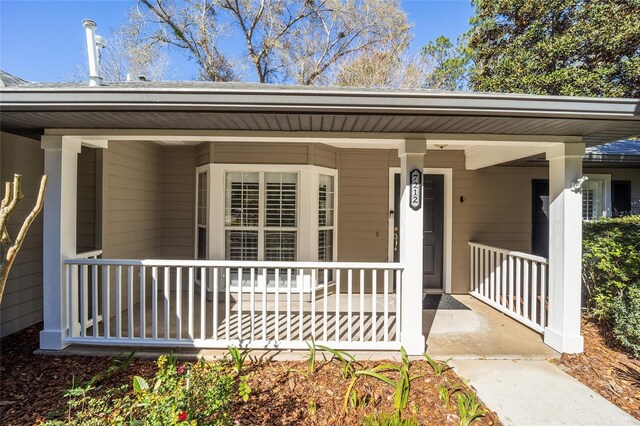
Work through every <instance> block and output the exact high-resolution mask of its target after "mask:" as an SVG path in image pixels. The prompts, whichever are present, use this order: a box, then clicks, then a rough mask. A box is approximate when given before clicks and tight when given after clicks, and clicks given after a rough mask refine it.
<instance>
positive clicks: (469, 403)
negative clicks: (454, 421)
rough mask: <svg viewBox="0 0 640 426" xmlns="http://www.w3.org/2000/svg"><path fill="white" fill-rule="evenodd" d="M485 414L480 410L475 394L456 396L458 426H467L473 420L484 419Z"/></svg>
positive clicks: (462, 393) (464, 393)
mask: <svg viewBox="0 0 640 426" xmlns="http://www.w3.org/2000/svg"><path fill="white" fill-rule="evenodd" d="M485 414H486V412H485V411H484V410H482V409H480V401H478V399H477V397H476V394H475V393H466V392H460V393H459V394H458V416H459V417H460V426H469V425H470V424H471V423H472V422H473V421H474V420H475V419H478V418H480V417H484V416H485Z"/></svg>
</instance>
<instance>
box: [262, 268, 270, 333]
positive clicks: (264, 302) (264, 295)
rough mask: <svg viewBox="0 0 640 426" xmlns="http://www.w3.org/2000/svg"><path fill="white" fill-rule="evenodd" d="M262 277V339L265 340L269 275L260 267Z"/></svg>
mask: <svg viewBox="0 0 640 426" xmlns="http://www.w3.org/2000/svg"><path fill="white" fill-rule="evenodd" d="M262 276H263V277H264V286H263V287H262V340H264V341H266V340H267V286H268V285H269V276H268V275H267V269H266V268H263V269H262Z"/></svg>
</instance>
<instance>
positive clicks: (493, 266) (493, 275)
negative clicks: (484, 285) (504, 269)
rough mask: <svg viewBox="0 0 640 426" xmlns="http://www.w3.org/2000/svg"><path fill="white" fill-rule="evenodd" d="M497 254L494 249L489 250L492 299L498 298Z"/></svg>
mask: <svg viewBox="0 0 640 426" xmlns="http://www.w3.org/2000/svg"><path fill="white" fill-rule="evenodd" d="M495 259H496V256H495V253H494V252H493V251H492V250H489V293H488V296H489V298H490V299H491V300H493V301H495V300H496V261H495Z"/></svg>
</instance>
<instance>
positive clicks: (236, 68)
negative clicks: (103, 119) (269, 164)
mask: <svg viewBox="0 0 640 426" xmlns="http://www.w3.org/2000/svg"><path fill="white" fill-rule="evenodd" d="M139 4H140V5H142V6H143V7H142V8H140V9H141V10H139V11H138V13H139V15H140V17H141V19H142V20H143V21H145V23H146V25H147V29H146V31H147V33H148V34H147V39H146V44H147V45H155V44H159V45H163V46H170V47H173V48H177V49H178V50H179V51H181V52H183V53H184V54H186V56H187V57H188V58H189V59H191V60H192V61H194V62H195V63H196V64H197V66H198V68H199V70H200V74H199V78H200V79H204V80H212V81H231V80H237V79H239V77H240V75H241V73H242V65H243V64H237V63H234V62H233V61H232V60H231V59H229V58H230V55H229V54H228V53H227V52H225V49H223V47H222V45H221V44H220V42H219V39H220V38H221V37H222V36H226V35H229V34H233V33H234V32H239V33H240V36H241V37H242V38H243V39H244V42H245V43H244V44H245V52H244V55H243V58H242V60H244V61H246V62H245V63H244V65H249V66H250V67H252V68H253V69H254V71H255V76H256V79H257V81H258V82H260V83H278V82H284V81H287V82H296V83H299V84H305V85H311V84H326V83H327V82H328V81H329V74H331V73H332V72H333V73H335V71H336V70H338V69H340V68H341V67H342V66H343V64H344V63H346V62H347V61H348V60H349V59H352V58H354V57H357V56H359V55H361V54H366V53H367V52H370V51H374V50H375V51H394V52H396V51H404V50H405V49H406V47H407V45H408V41H409V29H410V25H409V23H408V19H407V16H406V14H405V13H404V12H403V11H402V9H401V7H400V1H399V0H367V1H362V0H346V1H345V0H316V1H297V0H184V1H177V0H139Z"/></svg>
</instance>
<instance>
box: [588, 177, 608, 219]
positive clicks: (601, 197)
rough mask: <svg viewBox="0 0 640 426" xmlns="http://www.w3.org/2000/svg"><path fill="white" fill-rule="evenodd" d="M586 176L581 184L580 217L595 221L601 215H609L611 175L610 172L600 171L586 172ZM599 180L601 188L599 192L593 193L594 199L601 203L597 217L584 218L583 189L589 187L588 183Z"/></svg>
mask: <svg viewBox="0 0 640 426" xmlns="http://www.w3.org/2000/svg"><path fill="white" fill-rule="evenodd" d="M585 176H586V177H587V178H588V179H587V181H586V182H585V183H584V184H583V185H582V203H583V204H582V206H581V212H582V214H581V217H582V220H583V221H585V222H590V221H597V220H600V219H601V218H603V217H611V175H610V174H602V173H588V174H585ZM594 182H601V190H600V191H598V192H599V193H596V194H595V197H594V199H595V200H597V201H599V202H600V203H601V204H602V209H601V212H600V215H599V216H598V217H594V218H592V219H585V217H584V196H585V190H588V189H589V185H590V183H594Z"/></svg>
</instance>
